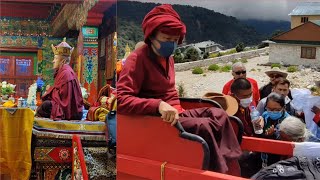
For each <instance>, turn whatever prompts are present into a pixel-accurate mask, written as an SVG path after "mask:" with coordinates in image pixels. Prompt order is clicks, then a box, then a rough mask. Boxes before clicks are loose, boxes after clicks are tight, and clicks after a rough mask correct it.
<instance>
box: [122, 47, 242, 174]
mask: <svg viewBox="0 0 320 180" xmlns="http://www.w3.org/2000/svg"><path fill="white" fill-rule="evenodd" d="M165 64H166V66H165V67H166V68H165V67H164V66H162V65H161V63H160V62H159V61H158V60H157V57H156V55H155V54H154V53H153V51H152V50H151V48H150V47H149V46H148V45H144V46H143V47H141V48H139V49H137V50H135V51H134V52H132V53H131V54H130V55H129V57H128V58H127V60H126V63H125V65H124V67H123V70H122V71H121V73H120V77H119V81H118V83H117V92H118V98H117V100H118V108H117V110H118V112H119V113H120V114H138V115H158V116H160V114H159V112H158V107H159V104H160V102H161V101H165V102H167V103H168V104H170V105H171V106H174V107H175V106H176V105H179V104H180V101H179V97H178V93H177V90H176V87H175V71H174V60H173V58H172V57H170V58H169V59H167V62H166V63H165ZM179 121H180V122H181V124H182V126H183V127H184V128H185V130H186V131H188V132H190V133H194V134H198V135H199V136H201V137H202V138H204V140H206V142H207V143H208V145H209V148H210V150H211V154H210V162H211V163H210V170H213V171H217V172H223V173H225V172H226V171H227V170H228V166H227V161H229V160H234V159H236V158H238V157H239V156H240V154H241V149H240V146H239V144H238V141H237V138H236V136H235V133H234V131H233V129H232V125H231V123H230V121H229V118H228V115H227V114H226V112H225V111H224V110H222V109H218V108H213V107H212V108H199V109H192V110H186V111H184V112H182V113H180V118H179Z"/></svg>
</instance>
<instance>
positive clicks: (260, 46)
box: [258, 43, 269, 49]
mask: <svg viewBox="0 0 320 180" xmlns="http://www.w3.org/2000/svg"><path fill="white" fill-rule="evenodd" d="M268 46H269V43H260V44H259V45H258V49H261V48H265V47H268Z"/></svg>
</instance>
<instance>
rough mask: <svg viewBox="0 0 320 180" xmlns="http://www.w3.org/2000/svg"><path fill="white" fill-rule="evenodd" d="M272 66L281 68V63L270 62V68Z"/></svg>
mask: <svg viewBox="0 0 320 180" xmlns="http://www.w3.org/2000/svg"><path fill="white" fill-rule="evenodd" d="M274 67H278V68H281V64H279V63H273V64H271V68H274Z"/></svg>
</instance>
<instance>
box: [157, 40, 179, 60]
mask: <svg viewBox="0 0 320 180" xmlns="http://www.w3.org/2000/svg"><path fill="white" fill-rule="evenodd" d="M155 40H156V41H158V42H159V44H160V48H159V49H156V50H157V51H158V53H159V54H160V55H161V56H162V57H165V58H168V57H170V56H171V54H172V53H173V52H174V50H175V49H176V48H177V43H176V42H175V41H166V42H162V41H159V40H157V39H155Z"/></svg>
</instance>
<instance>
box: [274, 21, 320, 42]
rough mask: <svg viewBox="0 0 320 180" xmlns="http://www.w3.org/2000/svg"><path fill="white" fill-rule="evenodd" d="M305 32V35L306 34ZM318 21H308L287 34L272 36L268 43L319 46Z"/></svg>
mask: <svg viewBox="0 0 320 180" xmlns="http://www.w3.org/2000/svg"><path fill="white" fill-rule="evenodd" d="M306 32H307V33H306ZM319 34H320V21H318V20H317V21H308V22H306V23H304V24H302V25H300V26H297V27H295V28H293V29H290V30H289V31H287V32H284V33H282V34H279V35H277V36H274V37H272V38H271V39H270V41H273V42H278V43H289V42H291V43H293V44H301V43H302V44H320V35H319Z"/></svg>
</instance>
